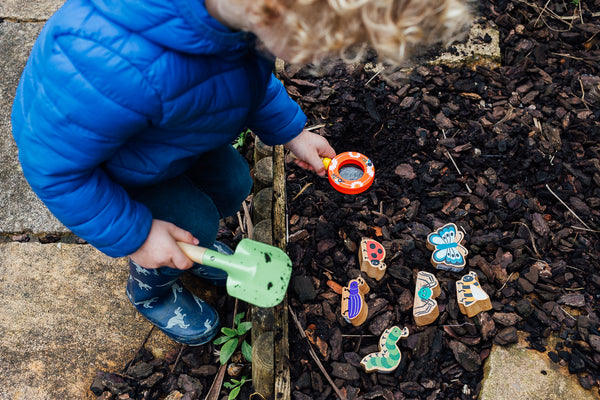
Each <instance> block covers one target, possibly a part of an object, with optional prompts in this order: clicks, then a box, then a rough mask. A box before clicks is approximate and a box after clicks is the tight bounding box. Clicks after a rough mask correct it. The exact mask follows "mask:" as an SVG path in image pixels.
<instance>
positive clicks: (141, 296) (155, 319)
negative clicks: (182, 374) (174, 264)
mask: <svg viewBox="0 0 600 400" xmlns="http://www.w3.org/2000/svg"><path fill="white" fill-rule="evenodd" d="M183 272H184V271H180V270H177V269H173V268H169V267H161V268H158V269H146V268H143V267H141V266H139V265H138V264H136V263H135V262H133V261H129V280H128V281H127V296H128V297H129V300H130V301H131V303H132V304H133V305H134V306H135V308H136V309H137V310H138V311H139V312H140V313H141V314H142V315H143V316H144V317H145V318H146V319H148V321H150V322H151V323H152V324H154V325H155V326H156V327H157V328H159V329H160V330H161V331H163V332H164V333H165V335H167V336H169V337H170V338H172V339H173V340H175V341H177V342H179V343H184V344H187V345H190V346H197V345H201V344H204V343H206V342H209V341H210V340H211V339H212V338H213V337H214V336H215V335H216V334H217V332H218V328H219V315H218V314H217V312H216V311H215V309H214V308H213V307H211V306H210V305H208V304H207V303H206V302H204V301H203V300H202V299H200V298H198V297H197V296H195V295H194V294H193V293H191V292H190V291H189V290H187V289H186V288H184V287H183V285H182V283H181V281H180V280H179V276H180V275H181V274H183Z"/></svg>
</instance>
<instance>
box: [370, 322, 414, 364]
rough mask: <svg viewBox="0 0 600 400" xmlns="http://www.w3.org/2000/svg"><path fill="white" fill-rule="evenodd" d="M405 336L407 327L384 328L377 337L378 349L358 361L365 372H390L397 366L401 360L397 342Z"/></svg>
mask: <svg viewBox="0 0 600 400" xmlns="http://www.w3.org/2000/svg"><path fill="white" fill-rule="evenodd" d="M405 337H408V328H406V327H405V328H404V329H400V328H399V327H397V326H392V327H391V328H388V329H386V330H385V331H384V332H383V334H382V335H381V337H380V338H379V351H378V352H377V353H371V354H367V355H366V356H365V357H364V358H363V359H362V360H361V361H360V365H361V366H362V367H363V368H364V370H365V371H366V372H373V371H377V372H383V373H389V372H392V371H393V370H395V369H396V368H398V365H400V361H402V353H401V352H400V349H399V348H398V344H397V343H398V341H399V340H400V339H401V338H405Z"/></svg>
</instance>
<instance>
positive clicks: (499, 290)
mask: <svg viewBox="0 0 600 400" xmlns="http://www.w3.org/2000/svg"><path fill="white" fill-rule="evenodd" d="M513 274H514V272H511V273H510V275H509V276H508V278H506V281H505V282H504V285H502V287H501V288H500V289H498V290H496V293H499V292H501V291H502V289H504V287H505V286H506V284H507V283H508V281H510V278H511V277H512V276H513Z"/></svg>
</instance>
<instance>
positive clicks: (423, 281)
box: [413, 271, 442, 326]
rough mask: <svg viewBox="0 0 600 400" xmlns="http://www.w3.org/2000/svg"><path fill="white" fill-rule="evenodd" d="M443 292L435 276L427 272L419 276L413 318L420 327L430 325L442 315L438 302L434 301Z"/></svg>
mask: <svg viewBox="0 0 600 400" xmlns="http://www.w3.org/2000/svg"><path fill="white" fill-rule="evenodd" d="M441 292H442V290H441V289H440V284H439V282H438V281H437V279H436V278H435V275H433V274H431V273H429V272H425V271H420V272H419V273H418V274H417V282H416V287H415V300H414V303H413V317H414V318H415V323H416V324H417V325H418V326H423V325H428V324H430V323H432V322H433V321H435V319H436V318H437V317H438V316H439V315H440V310H439V308H438V304H437V301H435V300H434V299H435V298H436V297H438V296H439V295H440V293H441Z"/></svg>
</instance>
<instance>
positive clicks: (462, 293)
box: [456, 271, 492, 318]
mask: <svg viewBox="0 0 600 400" xmlns="http://www.w3.org/2000/svg"><path fill="white" fill-rule="evenodd" d="M456 297H457V301H458V306H459V308H460V311H461V312H462V313H463V314H466V315H467V316H468V317H469V318H470V317H473V316H475V315H477V314H479V313H480V312H482V311H486V310H490V309H491V308H492V302H491V301H490V296H488V294H487V293H486V292H485V291H484V290H483V289H482V288H481V285H480V284H479V280H478V279H477V274H476V273H475V272H472V271H471V272H469V273H468V274H467V275H465V276H463V277H462V279H461V280H460V281H456Z"/></svg>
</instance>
